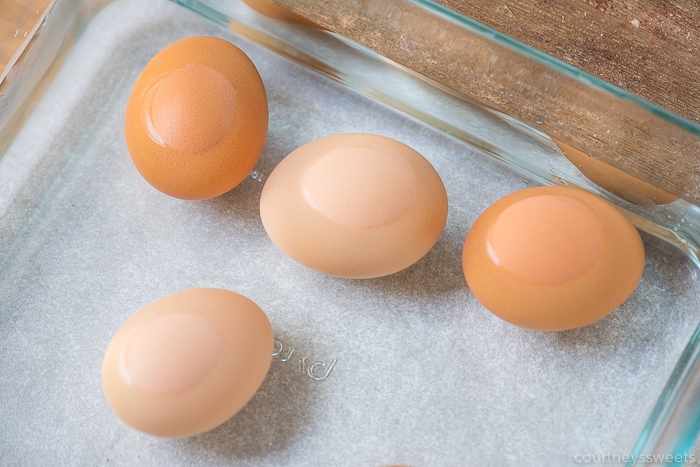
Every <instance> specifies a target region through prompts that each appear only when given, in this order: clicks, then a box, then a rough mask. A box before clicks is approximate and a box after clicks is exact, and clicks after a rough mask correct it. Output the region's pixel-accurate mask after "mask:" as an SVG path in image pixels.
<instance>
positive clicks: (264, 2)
mask: <svg viewBox="0 0 700 467" xmlns="http://www.w3.org/2000/svg"><path fill="white" fill-rule="evenodd" d="M243 3H245V4H246V5H248V6H249V7H251V8H252V9H253V10H255V11H257V12H258V13H260V14H262V15H265V16H267V17H269V18H274V19H278V20H280V21H284V22H287V23H296V24H303V25H304V26H310V27H314V28H317V27H319V26H318V25H317V24H316V23H314V22H312V21H310V20H308V19H306V18H304V17H303V16H301V15H298V14H296V13H294V12H293V11H290V10H288V9H286V8H283V7H281V6H279V5H277V4H276V3H274V2H273V1H271V0H243Z"/></svg>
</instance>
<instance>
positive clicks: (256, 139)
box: [124, 36, 268, 199]
mask: <svg viewBox="0 0 700 467" xmlns="http://www.w3.org/2000/svg"><path fill="white" fill-rule="evenodd" d="M267 122H268V111H267V95H266V94H265V88H264V86H263V83H262V80H261V78H260V75H259V74H258V71H257V69H256V68H255V65H253V62H251V61H250V59H249V58H248V57H247V56H246V55H245V53H243V51H242V50H240V49H239V48H238V47H236V46H234V45H233V44H231V43H229V42H227V41H225V40H222V39H218V38H216V37H207V36H198V37H189V38H186V39H182V40H180V41H177V42H175V43H173V44H171V45H169V46H168V47H166V48H165V49H163V50H162V51H160V52H159V53H158V54H157V55H156V56H155V57H153V59H152V60H151V61H150V62H149V63H148V64H147V65H146V67H145V68H144V69H143V71H142V72H141V74H140V75H139V77H138V79H137V80H136V83H135V84H134V88H133V90H132V92H131V96H130V97H129V102H128V104H127V107H126V117H125V121H124V130H125V136H126V144H127V148H128V149H129V154H130V155H131V159H132V160H133V162H134V165H135V166H136V168H137V170H138V171H139V172H140V173H141V175H142V176H143V177H144V178H145V179H146V180H147V181H148V182H149V183H150V184H151V185H153V186H154V187H155V188H157V189H158V190H160V191H162V192H163V193H166V194H168V195H171V196H174V197H177V198H183V199H206V198H212V197H214V196H219V195H221V194H223V193H226V192H227V191H229V190H231V189H232V188H233V187H235V186H236V185H238V184H239V183H240V182H241V181H242V180H243V179H244V178H245V177H246V176H247V175H248V174H249V173H250V171H251V170H252V169H253V167H254V166H255V164H256V162H257V161H258V158H259V157H260V153H261V152H262V149H263V146H264V144H265V138H266V136H267Z"/></svg>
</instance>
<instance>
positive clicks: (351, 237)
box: [260, 134, 447, 278]
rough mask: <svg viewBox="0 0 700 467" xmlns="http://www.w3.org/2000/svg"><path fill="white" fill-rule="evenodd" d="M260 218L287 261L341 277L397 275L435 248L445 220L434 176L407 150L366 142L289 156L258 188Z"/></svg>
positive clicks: (337, 142) (339, 142) (336, 139)
mask: <svg viewBox="0 0 700 467" xmlns="http://www.w3.org/2000/svg"><path fill="white" fill-rule="evenodd" d="M260 217H261V218H262V222H263V225H264V227H265V230H266V231H267V233H268V235H269V236H270V239H272V241H273V242H274V243H275V245H277V247H279V249H280V250H282V251H283V252H285V253H286V254H287V255H289V256H290V257H291V258H293V259H294V260H296V261H298V262H299V263H301V264H303V265H305V266H307V267H309V268H312V269H315V270H316V271H319V272H322V273H325V274H330V275H334V276H341V277H352V278H369V277H378V276H384V275H387V274H392V273H394V272H397V271H400V270H402V269H404V268H406V267H408V266H410V265H412V264H413V263H415V262H416V261H418V260H419V259H420V258H422V257H423V256H424V255H425V254H426V253H427V252H428V251H429V250H430V249H431V248H432V247H433V245H435V243H436V242H437V240H438V238H439V237H440V234H441V233H442V230H443V228H444V226H445V221H446V219H447V194H446V192H445V187H444V185H443V184H442V180H441V179H440V176H439V175H438V174H437V172H436V171H435V169H434V168H433V167H432V166H431V165H430V163H429V162H428V161H427V160H426V159H425V158H424V157H423V156H421V155H420V154H418V153H417V152H416V151H415V150H413V149H411V148H410V147H408V146H406V145H405V144H403V143H400V142H398V141H396V140H393V139H390V138H386V137H384V136H378V135H369V134H343V135H335V136H328V137H325V138H321V139H317V140H315V141H312V142H310V143H307V144H305V145H303V146H301V147H300V148H298V149H296V150H295V151H293V152H292V153H291V154H289V156H287V157H286V158H285V159H284V160H282V162H281V163H280V164H279V165H278V166H277V167H276V168H275V170H274V171H273V172H272V173H271V174H270V176H269V177H268V179H267V182H266V184H265V186H264V187H263V191H262V195H261V198H260Z"/></svg>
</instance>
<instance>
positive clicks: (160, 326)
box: [102, 289, 273, 438]
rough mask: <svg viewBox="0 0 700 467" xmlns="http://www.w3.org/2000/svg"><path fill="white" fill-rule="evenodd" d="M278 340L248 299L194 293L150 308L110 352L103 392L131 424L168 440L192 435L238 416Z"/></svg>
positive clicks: (131, 323) (121, 333)
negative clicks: (275, 340) (274, 341)
mask: <svg viewBox="0 0 700 467" xmlns="http://www.w3.org/2000/svg"><path fill="white" fill-rule="evenodd" d="M272 348H273V335H272V328H271V327H270V322H269V321H268V319H267V316H266V315H265V313H264V312H263V311H262V310H261V309H260V308H259V307H258V306H257V305H256V304H255V303H253V302H252V301H251V300H249V299H248V298H246V297H244V296H242V295H239V294H237V293H234V292H230V291H228V290H222V289H190V290H184V291H181V292H178V293H175V294H172V295H168V296H166V297H163V298H161V299H159V300H156V301H155V302H153V303H151V304H149V305H147V306H145V307H144V308H142V309H141V310H140V311H138V312H137V313H136V314H134V315H133V316H132V317H131V318H129V319H128V320H127V321H126V322H125V323H124V325H123V326H122V327H121V328H120V329H119V330H118V331H117V333H116V334H115V335H114V338H113V339H112V341H111V342H110V344H109V347H108V348H107V351H106V353H105V357H104V362H103V366H102V386H103V390H104V395H105V398H106V399H107V402H108V403H109V405H110V406H111V407H112V409H113V410H114V412H115V413H116V414H117V416H118V417H119V418H121V419H122V420H123V421H124V422H126V423H127V424H128V425H130V426H132V427H133V428H135V429H137V430H140V431H143V432H145V433H148V434H151V435H156V436H164V437H175V438H179V437H186V436H194V435H197V434H200V433H203V432H205V431H209V430H211V429H213V428H215V427H217V426H219V425H221V424H222V423H224V422H225V421H226V420H228V419H229V418H231V417H232V416H233V415H234V414H236V413H237V412H238V411H239V410H240V409H241V408H243V406H245V405H246V404H247V403H248V401H249V400H250V399H251V398H252V397H253V395H254V394H255V393H256V391H257V390H258V388H259V387H260V385H261V384H262V382H263V380H264V379H265V376H266V375H267V372H268V369H269V367H270V362H271V360H272Z"/></svg>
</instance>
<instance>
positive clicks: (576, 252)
mask: <svg viewBox="0 0 700 467" xmlns="http://www.w3.org/2000/svg"><path fill="white" fill-rule="evenodd" d="M533 200H534V201H533ZM550 207H551V208H555V209H557V210H559V211H558V212H555V213H552V212H547V209H549V208H550ZM504 213H507V215H504ZM579 214H581V215H582V216H583V217H581V216H579ZM538 220H540V221H541V222H538ZM571 223H573V224H571ZM566 224H568V225H566ZM577 230H580V231H577ZM508 243H511V244H512V245H509V244H508ZM499 255H500V256H501V258H499ZM503 263H507V264H505V265H504V264H503ZM462 264H463V268H464V275H465V277H466V280H467V284H468V285H469V288H470V290H471V291H472V293H473V294H474V296H475V297H476V298H477V299H478V300H479V301H480V302H481V303H482V304H483V305H484V306H485V307H486V308H487V309H489V310H490V311H491V312H493V313H494V314H496V315H497V316H499V317H501V318H502V319H504V320H506V321H509V322H511V323H513V324H516V325H518V326H522V327H526V328H531V329H537V330H545V331H561V330H566V329H573V328H577V327H580V326H584V325H587V324H590V323H593V322H595V321H597V320H599V319H601V318H603V317H604V316H606V315H607V314H609V313H610V312H612V311H613V310H615V309H616V308H617V307H619V306H620V305H621V304H622V303H623V302H624V301H625V300H626V299H627V298H628V297H629V295H630V294H631V293H632V292H633V291H634V289H635V288H636V286H637V283H638V282H639V280H640V279H641V276H642V272H643V269H644V246H643V244H642V241H641V238H640V237H639V234H638V233H637V231H636V229H635V228H634V226H633V225H632V224H631V223H630V222H629V221H628V220H627V219H626V218H625V217H624V216H623V215H622V214H621V213H620V211H618V210H617V209H616V208H615V207H614V206H613V205H612V204H610V203H608V202H607V201H604V200H602V199H600V198H598V197H596V196H594V195H592V194H590V193H587V192H585V191H583V190H578V189H574V188H567V187H537V188H528V189H525V190H521V191H518V192H515V193H512V194H510V195H508V196H506V197H504V198H502V199H500V200H498V201H497V202H496V203H494V204H493V205H491V206H490V207H489V208H487V209H486V210H485V211H484V212H483V213H482V214H481V215H480V216H479V218H478V219H477V220H476V222H474V225H473V226H472V227H471V229H470V231H469V233H468V235H467V238H466V240H465V244H464V250H463V253H462Z"/></svg>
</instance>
